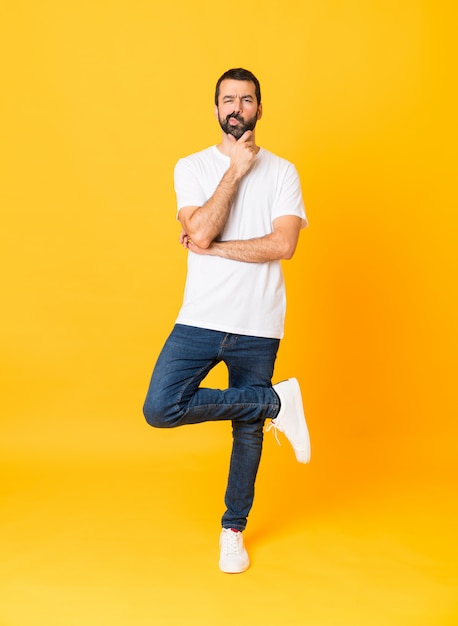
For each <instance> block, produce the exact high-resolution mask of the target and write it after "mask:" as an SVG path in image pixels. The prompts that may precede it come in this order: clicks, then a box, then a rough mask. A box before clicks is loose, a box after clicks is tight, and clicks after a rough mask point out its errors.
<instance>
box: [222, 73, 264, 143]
mask: <svg viewBox="0 0 458 626" xmlns="http://www.w3.org/2000/svg"><path fill="white" fill-rule="evenodd" d="M215 115H216V117H217V119H218V121H219V124H220V126H221V128H222V129H223V131H224V132H225V133H226V134H227V135H233V136H234V137H235V138H236V139H240V137H241V136H242V135H243V133H244V132H245V131H247V130H253V129H254V127H255V126H256V122H257V121H258V120H259V119H260V118H261V115H262V106H261V105H260V104H259V105H258V101H257V99H256V94H255V86H254V83H252V82H251V81H246V80H232V79H227V80H223V81H222V83H221V85H220V89H219V97H218V106H217V107H215Z"/></svg>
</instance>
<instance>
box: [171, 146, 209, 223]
mask: <svg viewBox="0 0 458 626" xmlns="http://www.w3.org/2000/svg"><path fill="white" fill-rule="evenodd" d="M174 184H175V193H176V197H177V213H178V211H179V210H180V209H182V208H183V207H185V206H202V205H203V204H204V203H205V202H206V201H207V197H206V194H205V190H204V188H203V187H202V185H201V184H200V182H199V177H198V176H197V172H196V171H195V168H194V167H193V165H192V163H191V162H190V160H189V159H186V158H184V159H180V160H179V161H178V162H177V164H176V165H175V169H174Z"/></svg>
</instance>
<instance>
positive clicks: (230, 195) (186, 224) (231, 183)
mask: <svg viewBox="0 0 458 626" xmlns="http://www.w3.org/2000/svg"><path fill="white" fill-rule="evenodd" d="M241 179H242V177H241V176H240V175H239V174H238V173H237V172H236V170H235V168H232V167H229V169H228V170H227V171H226V172H225V174H224V176H223V178H222V179H221V181H220V183H219V184H218V186H217V188H216V189H215V192H214V193H213V195H212V196H211V197H210V198H209V199H208V200H207V202H206V203H205V204H203V205H202V206H200V207H197V208H195V210H194V211H192V212H188V213H187V214H186V213H185V214H184V215H183V219H180V221H181V223H182V225H183V228H184V229H185V231H186V233H187V235H188V236H189V237H190V239H192V240H193V241H195V242H196V243H197V244H198V245H199V246H200V247H203V248H207V247H208V246H209V245H210V244H211V242H212V241H213V240H214V239H215V238H216V237H218V235H219V234H220V233H221V231H222V230H223V228H224V225H225V224H226V221H227V218H228V217H229V213H230V211H231V207H232V204H233V202H234V198H235V195H236V193H237V190H238V188H239V184H240V181H241Z"/></svg>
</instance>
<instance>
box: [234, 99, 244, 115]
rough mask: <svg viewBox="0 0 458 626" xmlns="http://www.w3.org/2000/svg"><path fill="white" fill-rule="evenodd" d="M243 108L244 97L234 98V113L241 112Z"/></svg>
mask: <svg viewBox="0 0 458 626" xmlns="http://www.w3.org/2000/svg"><path fill="white" fill-rule="evenodd" d="M242 110H243V103H242V98H236V99H235V100H234V113H241V112H242Z"/></svg>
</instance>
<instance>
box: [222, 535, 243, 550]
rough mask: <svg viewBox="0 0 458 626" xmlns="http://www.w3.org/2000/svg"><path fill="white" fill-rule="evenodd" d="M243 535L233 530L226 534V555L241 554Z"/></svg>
mask: <svg viewBox="0 0 458 626" xmlns="http://www.w3.org/2000/svg"><path fill="white" fill-rule="evenodd" d="M240 539H241V533H234V532H233V531H232V530H230V531H228V532H225V533H224V540H223V541H224V551H225V553H226V555H229V554H237V555H239V554H241V552H242V546H241V541H240Z"/></svg>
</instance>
